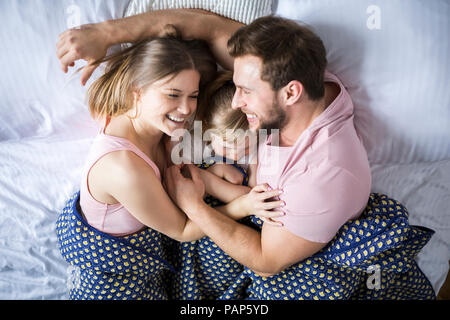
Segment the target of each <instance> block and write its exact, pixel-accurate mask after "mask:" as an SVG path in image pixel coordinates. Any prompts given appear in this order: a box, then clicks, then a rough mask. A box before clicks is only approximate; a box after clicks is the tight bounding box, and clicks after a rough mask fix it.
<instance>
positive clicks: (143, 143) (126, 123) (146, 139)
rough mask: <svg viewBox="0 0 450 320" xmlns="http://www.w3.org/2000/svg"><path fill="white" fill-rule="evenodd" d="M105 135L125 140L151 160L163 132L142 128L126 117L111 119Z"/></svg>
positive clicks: (157, 148) (158, 146)
mask: <svg viewBox="0 0 450 320" xmlns="http://www.w3.org/2000/svg"><path fill="white" fill-rule="evenodd" d="M105 133H107V134H109V135H113V136H119V137H122V138H125V139H127V140H129V141H130V142H132V143H133V144H135V145H136V146H137V147H138V148H139V149H141V151H142V152H144V153H145V154H147V155H148V156H149V157H150V158H153V157H154V156H155V155H156V154H157V153H158V150H159V148H160V142H161V140H162V137H163V132H161V131H160V130H158V129H156V128H153V127H148V126H147V127H144V126H142V125H140V123H139V121H136V120H135V119H131V118H129V117H127V116H126V115H120V116H117V117H114V118H112V119H111V121H110V123H109V125H108V126H107V127H106V129H105Z"/></svg>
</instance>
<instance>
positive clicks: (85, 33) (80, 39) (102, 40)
mask: <svg viewBox="0 0 450 320" xmlns="http://www.w3.org/2000/svg"><path fill="white" fill-rule="evenodd" d="M108 38H109V37H108V32H107V30H106V24H105V23H97V24H85V25H82V26H81V27H79V28H76V29H75V28H74V29H69V30H67V31H65V32H63V33H61V34H60V35H59V40H58V43H57V44H56V56H57V57H58V59H59V60H60V62H61V69H62V70H63V71H64V72H65V73H67V71H68V69H69V67H73V66H74V65H75V61H77V60H81V59H82V60H85V61H87V63H88V65H86V66H85V67H84V68H83V72H82V74H81V84H82V85H85V84H86V82H87V81H88V79H89V78H90V77H91V75H92V73H93V72H94V70H95V69H96V68H97V66H98V65H90V64H91V63H93V62H94V61H97V60H99V59H103V58H104V57H105V56H106V52H107V50H108V47H109V46H110V43H109V41H108Z"/></svg>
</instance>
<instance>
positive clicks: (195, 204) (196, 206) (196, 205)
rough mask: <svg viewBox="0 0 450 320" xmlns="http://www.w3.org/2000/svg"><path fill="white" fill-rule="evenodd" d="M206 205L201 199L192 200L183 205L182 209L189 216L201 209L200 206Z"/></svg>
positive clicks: (194, 214) (193, 215)
mask: <svg viewBox="0 0 450 320" xmlns="http://www.w3.org/2000/svg"><path fill="white" fill-rule="evenodd" d="M204 206H206V203H205V202H204V201H203V199H200V200H192V201H190V202H189V204H188V205H186V206H184V208H182V209H183V211H184V212H185V213H186V214H187V215H188V216H189V218H190V217H191V216H192V217H195V216H196V214H197V213H198V212H199V211H200V210H202V208H203V207H204Z"/></svg>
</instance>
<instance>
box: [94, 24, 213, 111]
mask: <svg viewBox="0 0 450 320" xmlns="http://www.w3.org/2000/svg"><path fill="white" fill-rule="evenodd" d="M102 62H107V66H106V70H105V73H104V74H103V75H102V76H101V77H100V78H98V79H97V80H96V81H94V82H93V83H92V85H91V86H90V87H89V89H88V91H87V97H88V104H89V109H90V112H91V115H92V116H93V117H94V118H105V117H108V116H109V117H112V116H118V115H121V114H124V113H126V112H127V111H129V110H130V109H132V108H133V104H134V97H133V91H141V90H145V88H147V87H148V86H149V85H151V84H152V83H154V82H156V81H158V80H160V79H163V78H165V77H167V76H173V77H175V76H176V75H177V74H178V73H180V72H181V71H183V70H197V71H198V72H199V73H200V79H201V80H200V88H199V89H200V94H201V91H202V87H204V86H205V85H206V83H208V82H209V81H211V80H212V79H213V78H214V76H215V74H216V71H217V64H216V62H215V60H214V58H213V56H212V54H211V52H210V50H209V48H208V45H207V44H206V42H204V41H201V40H181V38H180V35H179V32H178V31H177V30H176V29H175V28H174V27H173V26H171V25H167V26H166V28H165V31H164V32H163V34H161V37H158V38H152V39H147V40H143V41H140V42H138V43H136V44H134V45H133V46H131V47H129V48H127V49H125V50H122V51H121V52H119V53H116V54H113V55H111V56H109V57H107V58H104V59H101V60H98V61H96V62H94V63H93V64H100V63H102Z"/></svg>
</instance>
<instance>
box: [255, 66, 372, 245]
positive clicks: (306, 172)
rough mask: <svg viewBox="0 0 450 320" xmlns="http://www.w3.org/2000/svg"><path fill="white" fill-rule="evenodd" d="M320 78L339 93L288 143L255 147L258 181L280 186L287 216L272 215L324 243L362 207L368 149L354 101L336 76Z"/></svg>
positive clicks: (365, 196)
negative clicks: (356, 122) (358, 130)
mask: <svg viewBox="0 0 450 320" xmlns="http://www.w3.org/2000/svg"><path fill="white" fill-rule="evenodd" d="M325 81H327V82H335V83H337V84H338V85H339V87H340V89H341V91H340V93H339V95H338V96H337V97H336V99H335V100H334V101H333V102H332V103H331V104H330V105H329V106H328V108H327V109H325V111H324V112H323V113H322V114H321V115H319V116H318V117H317V118H315V119H314V121H313V122H312V123H311V125H310V126H309V127H308V128H307V129H306V130H305V131H304V132H303V133H302V134H301V135H300V137H299V138H298V139H297V141H296V142H295V144H294V145H293V146H292V147H276V146H271V145H270V140H271V137H270V136H269V138H268V139H267V141H265V142H263V143H261V144H260V146H259V150H258V169H257V176H256V179H257V184H261V183H268V184H269V185H270V186H271V187H272V188H274V189H277V188H281V189H283V191H284V192H283V193H282V194H281V195H280V199H281V200H284V201H285V202H286V206H285V207H284V208H283V211H285V212H286V216H284V217H281V218H277V220H279V221H282V222H283V223H284V226H285V227H286V228H287V229H288V230H289V231H290V232H292V233H293V234H295V235H297V236H299V237H301V238H304V239H306V240H310V241H313V242H320V243H328V242H329V241H330V240H332V239H333V237H334V236H335V235H336V233H337V231H338V230H339V229H340V227H341V226H342V225H343V224H344V223H345V222H347V220H349V219H354V218H356V217H358V216H359V215H360V214H361V213H362V211H363V210H364V209H365V207H366V205H367V201H368V199H369V195H370V189H371V182H372V179H371V172H370V167H369V161H368V158H367V152H366V150H365V148H364V146H363V144H362V141H361V139H360V138H359V136H358V134H357V133H356V130H355V127H354V124H353V103H352V101H351V98H350V96H349V94H348V93H347V91H346V90H345V88H344V86H343V85H342V83H341V82H340V81H339V79H338V78H337V77H336V76H334V75H332V74H330V73H328V72H326V73H325Z"/></svg>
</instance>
